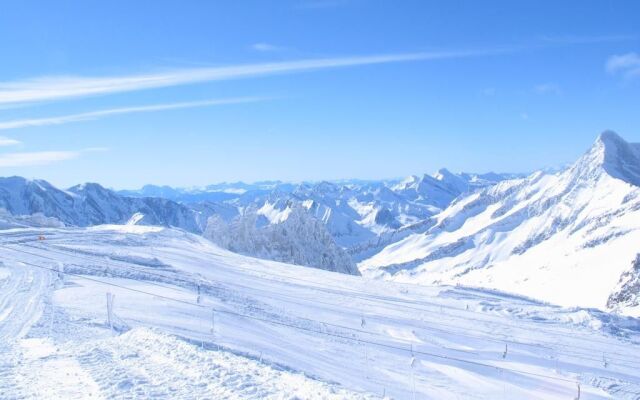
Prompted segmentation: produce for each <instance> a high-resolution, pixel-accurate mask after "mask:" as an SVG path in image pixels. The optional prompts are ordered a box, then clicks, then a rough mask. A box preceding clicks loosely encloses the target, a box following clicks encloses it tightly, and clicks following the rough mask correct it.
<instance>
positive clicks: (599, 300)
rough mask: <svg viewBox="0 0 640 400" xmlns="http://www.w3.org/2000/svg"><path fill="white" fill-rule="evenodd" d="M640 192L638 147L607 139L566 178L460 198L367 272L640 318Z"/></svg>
mask: <svg viewBox="0 0 640 400" xmlns="http://www.w3.org/2000/svg"><path fill="white" fill-rule="evenodd" d="M639 183H640V145H638V144H631V143H627V142H625V141H624V140H623V139H622V138H621V137H619V136H618V135H617V134H615V133H613V132H605V133H603V134H601V135H600V136H599V137H598V139H597V140H596V142H595V143H594V145H593V146H592V148H591V149H590V150H589V151H588V152H587V153H586V154H585V155H584V156H582V157H581V158H580V159H579V160H578V161H577V162H576V163H574V164H573V165H572V166H571V167H569V168H567V169H566V170H565V171H563V172H561V173H558V174H555V175H549V174H544V173H535V174H533V175H531V176H529V177H527V178H525V179H517V180H509V181H503V182H500V183H498V184H497V185H495V186H493V187H489V188H486V189H483V190H481V191H479V192H476V193H474V194H471V195H469V196H467V197H464V198H461V199H459V200H457V201H456V202H454V203H453V204H452V205H451V206H450V207H448V208H447V209H446V210H444V211H443V212H442V213H440V214H438V215H436V216H434V217H433V219H432V221H433V222H432V226H430V227H429V228H428V229H427V230H426V231H425V232H424V233H417V234H411V235H408V236H407V237H405V238H402V240H399V241H396V242H394V243H392V244H389V245H388V246H386V247H385V248H384V249H383V250H382V251H380V252H379V253H377V254H375V255H374V256H372V257H370V258H368V259H367V260H364V261H363V262H361V263H360V264H359V267H360V269H361V271H362V272H363V273H364V274H366V275H368V276H376V277H384V278H386V279H391V280H395V281H399V282H413V283H422V284H431V283H449V284H454V283H460V284H464V285H472V286H481V287H489V288H495V289H500V290H504V291H509V292H513V293H519V294H523V295H526V296H530V297H534V298H538V299H542V300H545V301H549V302H552V303H555V304H560V305H565V306H576V305H577V306H582V307H596V308H601V309H606V308H609V309H616V310H619V311H621V312H624V313H628V314H630V315H636V316H640V307H638V297H637V296H638V293H637V292H636V293H635V294H634V293H633V292H632V291H631V290H629V287H634V286H633V285H634V283H633V282H635V281H636V279H637V275H638V273H637V271H636V272H634V271H633V270H632V269H633V265H634V260H635V259H636V257H637V254H638V253H640V246H639V245H638V243H640V188H639V187H638V184H639ZM625 274H626V275H625ZM625 283H628V285H626V286H625ZM625 290H626V295H622V296H621V295H620V293H622V292H625ZM616 299H620V301H616Z"/></svg>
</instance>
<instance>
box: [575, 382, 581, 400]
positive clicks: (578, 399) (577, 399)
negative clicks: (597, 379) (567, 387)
mask: <svg viewBox="0 0 640 400" xmlns="http://www.w3.org/2000/svg"><path fill="white" fill-rule="evenodd" d="M576 384H577V385H578V396H577V397H576V398H575V400H580V382H576Z"/></svg>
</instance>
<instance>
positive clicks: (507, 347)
mask: <svg viewBox="0 0 640 400" xmlns="http://www.w3.org/2000/svg"><path fill="white" fill-rule="evenodd" d="M508 352H509V345H508V344H506V343H505V345H504V352H503V353H502V358H507V353H508Z"/></svg>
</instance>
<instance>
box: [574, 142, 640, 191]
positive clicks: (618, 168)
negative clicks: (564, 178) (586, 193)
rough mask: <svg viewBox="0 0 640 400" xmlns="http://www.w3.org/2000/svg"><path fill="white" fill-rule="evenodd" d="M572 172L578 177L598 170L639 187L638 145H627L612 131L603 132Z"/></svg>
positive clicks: (639, 155) (639, 153)
mask: <svg viewBox="0 0 640 400" xmlns="http://www.w3.org/2000/svg"><path fill="white" fill-rule="evenodd" d="M572 170H573V171H574V173H578V174H580V175H585V174H587V173H589V174H591V173H592V172H593V171H596V170H600V171H604V172H605V173H607V174H608V175H610V176H612V177H614V178H616V179H620V180H623V181H625V182H627V183H630V184H632V185H635V186H640V144H636V143H629V142H627V141H626V140H624V139H623V138H622V137H620V135H618V134H617V133H615V132H613V131H609V130H607V131H604V132H602V133H601V134H600V135H598V138H597V139H596V141H595V143H594V144H593V146H591V148H590V149H589V151H587V153H586V154H585V155H584V156H582V157H581V158H580V159H579V160H578V162H576V164H574V166H573V167H572Z"/></svg>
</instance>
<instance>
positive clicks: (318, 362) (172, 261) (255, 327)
mask: <svg viewBox="0 0 640 400" xmlns="http://www.w3.org/2000/svg"><path fill="white" fill-rule="evenodd" d="M0 246H1V247H2V252H1V253H0V254H1V255H0V261H1V262H2V266H1V267H0V339H1V340H0V351H1V352H2V355H3V357H2V363H0V397H1V398H3V399H4V398H7V399H13V398H16V399H17V398H89V397H90V398H141V397H142V398H148V397H153V398H185V399H186V398H188V399H192V398H216V399H222V398H228V399H236V398H238V399H245V398H255V399H262V398H273V399H294V398H295V399H316V398H326V399H344V398H362V399H375V398H384V397H387V398H394V399H413V398H416V399H447V398H450V399H462V398H465V399H467V398H478V399H515V398H517V399H529V398H530V399H539V398H545V399H567V398H576V397H577V396H578V393H580V399H606V398H622V399H636V398H638V397H639V396H640V395H639V393H640V376H639V374H638V370H640V362H639V360H640V324H639V323H638V320H636V319H634V318H630V317H623V316H617V315H615V314H608V313H604V312H601V311H597V310H589V309H578V308H572V309H566V308H560V307H557V306H553V305H548V304H544V303H540V302H537V301H535V300H530V299H527V298H523V297H518V296H510V295H505V294H500V293H498V292H492V291H489V290H481V289H474V288H464V287H460V286H458V287H456V286H418V285H411V284H402V283H393V282H385V281H379V280H370V279H367V278H362V277H357V276H350V275H345V274H337V273H332V272H327V271H322V270H318V269H311V268H304V267H299V266H292V265H287V264H281V263H276V262H271V261H264V260H258V259H255V258H250V257H245V256H240V255H237V254H234V253H231V252H229V251H226V250H223V249H221V248H219V247H217V246H215V245H213V244H212V243H211V242H209V241H207V240H205V239H204V238H202V237H201V236H197V235H194V234H191V233H187V232H185V231H183V230H176V229H169V228H159V227H148V226H136V225H129V226H127V225H122V226H119V225H111V226H96V227H90V228H14V229H7V230H3V231H0ZM107 293H111V294H112V295H114V296H115V298H114V301H113V303H112V304H113V313H112V319H111V325H112V326H113V328H111V325H110V324H109V323H108V312H107Z"/></svg>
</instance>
